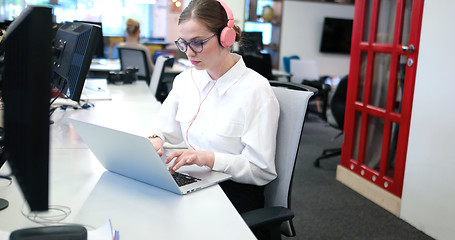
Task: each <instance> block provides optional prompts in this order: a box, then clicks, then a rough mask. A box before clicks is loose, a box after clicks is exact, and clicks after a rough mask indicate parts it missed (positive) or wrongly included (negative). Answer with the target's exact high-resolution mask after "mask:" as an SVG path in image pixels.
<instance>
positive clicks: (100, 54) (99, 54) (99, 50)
mask: <svg viewBox="0 0 455 240" xmlns="http://www.w3.org/2000/svg"><path fill="white" fill-rule="evenodd" d="M74 22H82V23H88V24H93V25H97V26H99V27H100V28H101V32H100V37H99V38H98V41H96V46H95V52H94V53H93V57H94V58H105V55H104V37H103V24H102V23H101V22H91V21H79V20H77V21H74Z"/></svg>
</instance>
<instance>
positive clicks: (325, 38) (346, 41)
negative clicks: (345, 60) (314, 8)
mask: <svg viewBox="0 0 455 240" xmlns="http://www.w3.org/2000/svg"><path fill="white" fill-rule="evenodd" d="M352 24H353V20H352V19H340V18H329V17H326V18H325V19H324V24H323V28H322V38H321V46H320V51H321V52H323V53H345V54H349V53H350V51H351V37H352Z"/></svg>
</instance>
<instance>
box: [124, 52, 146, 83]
mask: <svg viewBox="0 0 455 240" xmlns="http://www.w3.org/2000/svg"><path fill="white" fill-rule="evenodd" d="M118 52H119V57H120V66H121V70H126V69H127V68H131V67H133V68H134V67H136V68H138V72H137V73H136V75H137V79H139V80H145V82H147V85H150V69H149V65H148V61H147V54H146V53H145V51H143V50H140V49H135V48H119V49H118Z"/></svg>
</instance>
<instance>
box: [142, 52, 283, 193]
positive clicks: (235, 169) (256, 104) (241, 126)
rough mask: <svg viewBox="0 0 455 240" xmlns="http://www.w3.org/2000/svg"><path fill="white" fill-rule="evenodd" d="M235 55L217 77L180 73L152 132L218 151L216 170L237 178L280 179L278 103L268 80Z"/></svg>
mask: <svg viewBox="0 0 455 240" xmlns="http://www.w3.org/2000/svg"><path fill="white" fill-rule="evenodd" d="M234 59H239V60H238V61H237V63H236V64H235V65H234V66H233V67H232V68H231V69H230V70H229V71H228V72H226V73H225V74H224V75H223V76H222V77H220V78H219V79H218V80H217V81H214V80H212V79H211V78H210V76H209V75H208V73H207V71H205V70H196V69H194V68H192V69H188V70H186V71H184V72H182V73H181V74H179V75H178V76H177V77H176V78H175V80H174V83H173V88H172V90H171V92H170V93H169V95H168V97H167V98H166V100H165V101H164V103H163V105H162V106H161V110H160V112H159V114H158V115H157V116H156V117H155V118H154V121H153V123H152V125H151V126H153V130H152V131H153V132H152V133H155V134H157V135H158V136H160V137H161V138H162V139H163V141H167V142H169V143H171V144H178V143H181V142H182V141H185V142H186V144H187V146H191V147H194V149H196V150H204V151H209V152H214V154H215V161H214V165H213V170H215V171H221V172H226V173H228V174H231V175H232V179H233V180H234V181H236V182H240V183H248V184H254V185H265V184H267V183H269V182H270V181H272V180H273V179H275V178H276V171H275V148H276V133H277V127H278V117H279V112H280V111H279V105H278V101H277V99H276V97H275V95H274V93H273V90H272V88H271V87H270V84H269V83H268V80H267V79H265V78H264V77H262V76H261V75H260V74H258V73H256V72H255V71H253V70H251V69H249V68H247V67H246V66H245V63H244V61H243V59H242V58H241V57H240V56H238V55H235V56H234ZM213 84H215V86H213ZM212 87H213V89H212ZM204 99H205V100H204ZM201 102H202V104H201V105H200V103H201Z"/></svg>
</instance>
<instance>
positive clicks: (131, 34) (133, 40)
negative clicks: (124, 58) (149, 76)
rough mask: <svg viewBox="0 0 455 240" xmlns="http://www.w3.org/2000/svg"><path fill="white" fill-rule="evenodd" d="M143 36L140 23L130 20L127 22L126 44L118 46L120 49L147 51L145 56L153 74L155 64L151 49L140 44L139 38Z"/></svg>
mask: <svg viewBox="0 0 455 240" xmlns="http://www.w3.org/2000/svg"><path fill="white" fill-rule="evenodd" d="M140 35H141V29H140V25H139V22H138V21H136V20H134V19H132V18H129V19H128V20H126V36H125V42H122V43H120V44H119V45H118V48H134V49H139V50H143V51H145V56H146V57H147V63H148V66H149V72H150V73H152V72H153V63H152V55H151V54H150V49H148V48H147V47H146V46H144V45H142V44H141V43H139V36H140Z"/></svg>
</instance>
